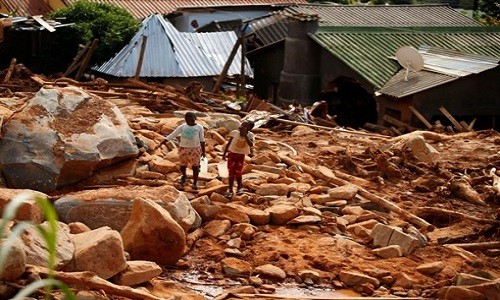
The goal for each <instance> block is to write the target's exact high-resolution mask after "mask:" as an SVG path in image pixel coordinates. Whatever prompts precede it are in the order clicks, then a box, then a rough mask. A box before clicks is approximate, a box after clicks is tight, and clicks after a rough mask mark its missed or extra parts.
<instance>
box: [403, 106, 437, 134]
mask: <svg viewBox="0 0 500 300" xmlns="http://www.w3.org/2000/svg"><path fill="white" fill-rule="evenodd" d="M408 109H409V110H410V111H411V112H412V113H413V114H414V115H415V116H416V117H417V118H418V119H419V120H420V122H422V123H423V124H424V125H425V127H427V129H431V128H432V125H431V123H429V121H427V119H426V118H425V117H424V116H422V114H421V113H420V112H419V111H418V110H417V109H416V108H415V107H413V106H411V105H410V106H409V107H408Z"/></svg>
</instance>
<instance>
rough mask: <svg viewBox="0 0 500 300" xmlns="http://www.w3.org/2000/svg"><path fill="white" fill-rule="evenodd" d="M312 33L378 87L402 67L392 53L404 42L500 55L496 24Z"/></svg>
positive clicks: (316, 39) (415, 46)
mask: <svg viewBox="0 0 500 300" xmlns="http://www.w3.org/2000/svg"><path fill="white" fill-rule="evenodd" d="M310 36H311V37H312V39H313V40H315V41H316V42H317V43H319V44H320V45H321V46H322V47H323V48H324V49H326V50H327V51H329V52H330V53H331V54H332V55H334V56H335V57H337V58H338V59H339V60H341V61H342V62H344V63H346V64H347V65H348V66H349V67H350V68H352V69H353V70H354V71H356V72H357V73H358V74H359V75H360V76H361V77H363V78H365V79H366V80H367V81H368V82H370V83H371V84H373V85H374V87H375V88H376V89H380V88H381V87H382V86H383V85H384V84H385V83H386V82H387V81H388V80H389V79H390V78H391V77H392V76H393V75H394V74H396V72H397V71H398V70H399V69H400V66H399V64H398V63H397V62H396V61H395V60H393V59H391V58H390V57H393V56H394V55H395V53H396V49H397V48H399V47H402V46H413V47H414V48H416V49H418V48H419V47H420V46H423V45H428V46H434V47H440V48H446V49H451V50H457V51H461V52H465V53H471V54H481V55H486V56H492V57H498V58H500V30H499V29H494V28H475V29H473V28H469V29H467V30H459V29H457V28H451V29H443V28H439V29H438V30H437V29H435V28H434V29H432V28H425V29H424V28H421V29H418V30H417V29H415V28H413V30H407V29H401V28H399V29H387V28H366V27H365V28H343V29H338V28H335V29H333V28H321V31H319V32H316V33H313V34H310Z"/></svg>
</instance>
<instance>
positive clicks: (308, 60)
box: [278, 20, 321, 105]
mask: <svg viewBox="0 0 500 300" xmlns="http://www.w3.org/2000/svg"><path fill="white" fill-rule="evenodd" d="M317 28H318V22H317V21H300V20H294V21H291V22H290V23H288V36H287V38H286V40H285V60H284V63H283V71H282V72H281V79H280V82H281V84H280V91H279V99H278V102H279V103H284V104H286V103H290V102H292V101H296V102H297V103H301V104H304V105H308V104H310V103H312V100H313V99H317V97H318V94H319V90H320V84H321V78H320V75H319V66H320V47H319V46H318V44H317V43H316V42H314V41H313V40H312V39H311V38H310V37H309V36H308V33H310V32H315V31H316V30H317Z"/></svg>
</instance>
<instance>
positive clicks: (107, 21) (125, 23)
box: [50, 0, 140, 64]
mask: <svg viewBox="0 0 500 300" xmlns="http://www.w3.org/2000/svg"><path fill="white" fill-rule="evenodd" d="M50 17H51V18H53V19H64V20H65V23H74V25H73V26H69V27H63V28H64V30H65V31H67V34H65V36H67V37H68V38H67V39H66V40H65V41H62V42H63V43H66V44H67V46H66V47H64V48H61V49H75V46H76V47H77V45H78V44H86V43H87V42H89V41H91V40H93V39H98V40H99V46H98V47H97V49H96V51H95V52H94V54H93V56H92V60H91V64H94V63H97V64H99V63H102V62H104V61H106V60H108V59H109V58H111V57H112V56H113V55H114V54H115V53H116V52H118V51H119V50H120V49H121V48H122V47H123V46H124V45H125V44H126V43H127V42H128V41H129V40H130V39H131V38H132V36H133V35H134V34H135V33H136V32H137V30H138V29H139V26H140V23H139V22H138V21H137V20H136V19H134V17H133V16H132V15H131V14H130V13H129V12H128V11H127V10H126V9H124V8H121V7H118V6H116V5H112V4H106V3H95V2H90V1H87V0H79V1H77V2H75V3H74V4H73V5H71V6H68V7H67V8H63V9H60V10H57V11H55V12H53V13H52V14H51V16H50Z"/></svg>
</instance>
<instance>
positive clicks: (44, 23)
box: [32, 15, 56, 32]
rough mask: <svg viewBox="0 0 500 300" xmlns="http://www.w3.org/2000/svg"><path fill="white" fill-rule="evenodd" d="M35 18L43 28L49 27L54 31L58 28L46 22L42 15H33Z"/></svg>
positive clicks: (49, 29)
mask: <svg viewBox="0 0 500 300" xmlns="http://www.w3.org/2000/svg"><path fill="white" fill-rule="evenodd" d="M32 18H33V20H35V21H36V22H37V23H38V24H40V25H42V27H43V28H45V29H47V30H48V31H49V32H54V31H56V29H55V28H54V27H52V26H51V25H50V24H49V23H47V22H45V20H44V19H42V16H41V15H40V16H33V17H32Z"/></svg>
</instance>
